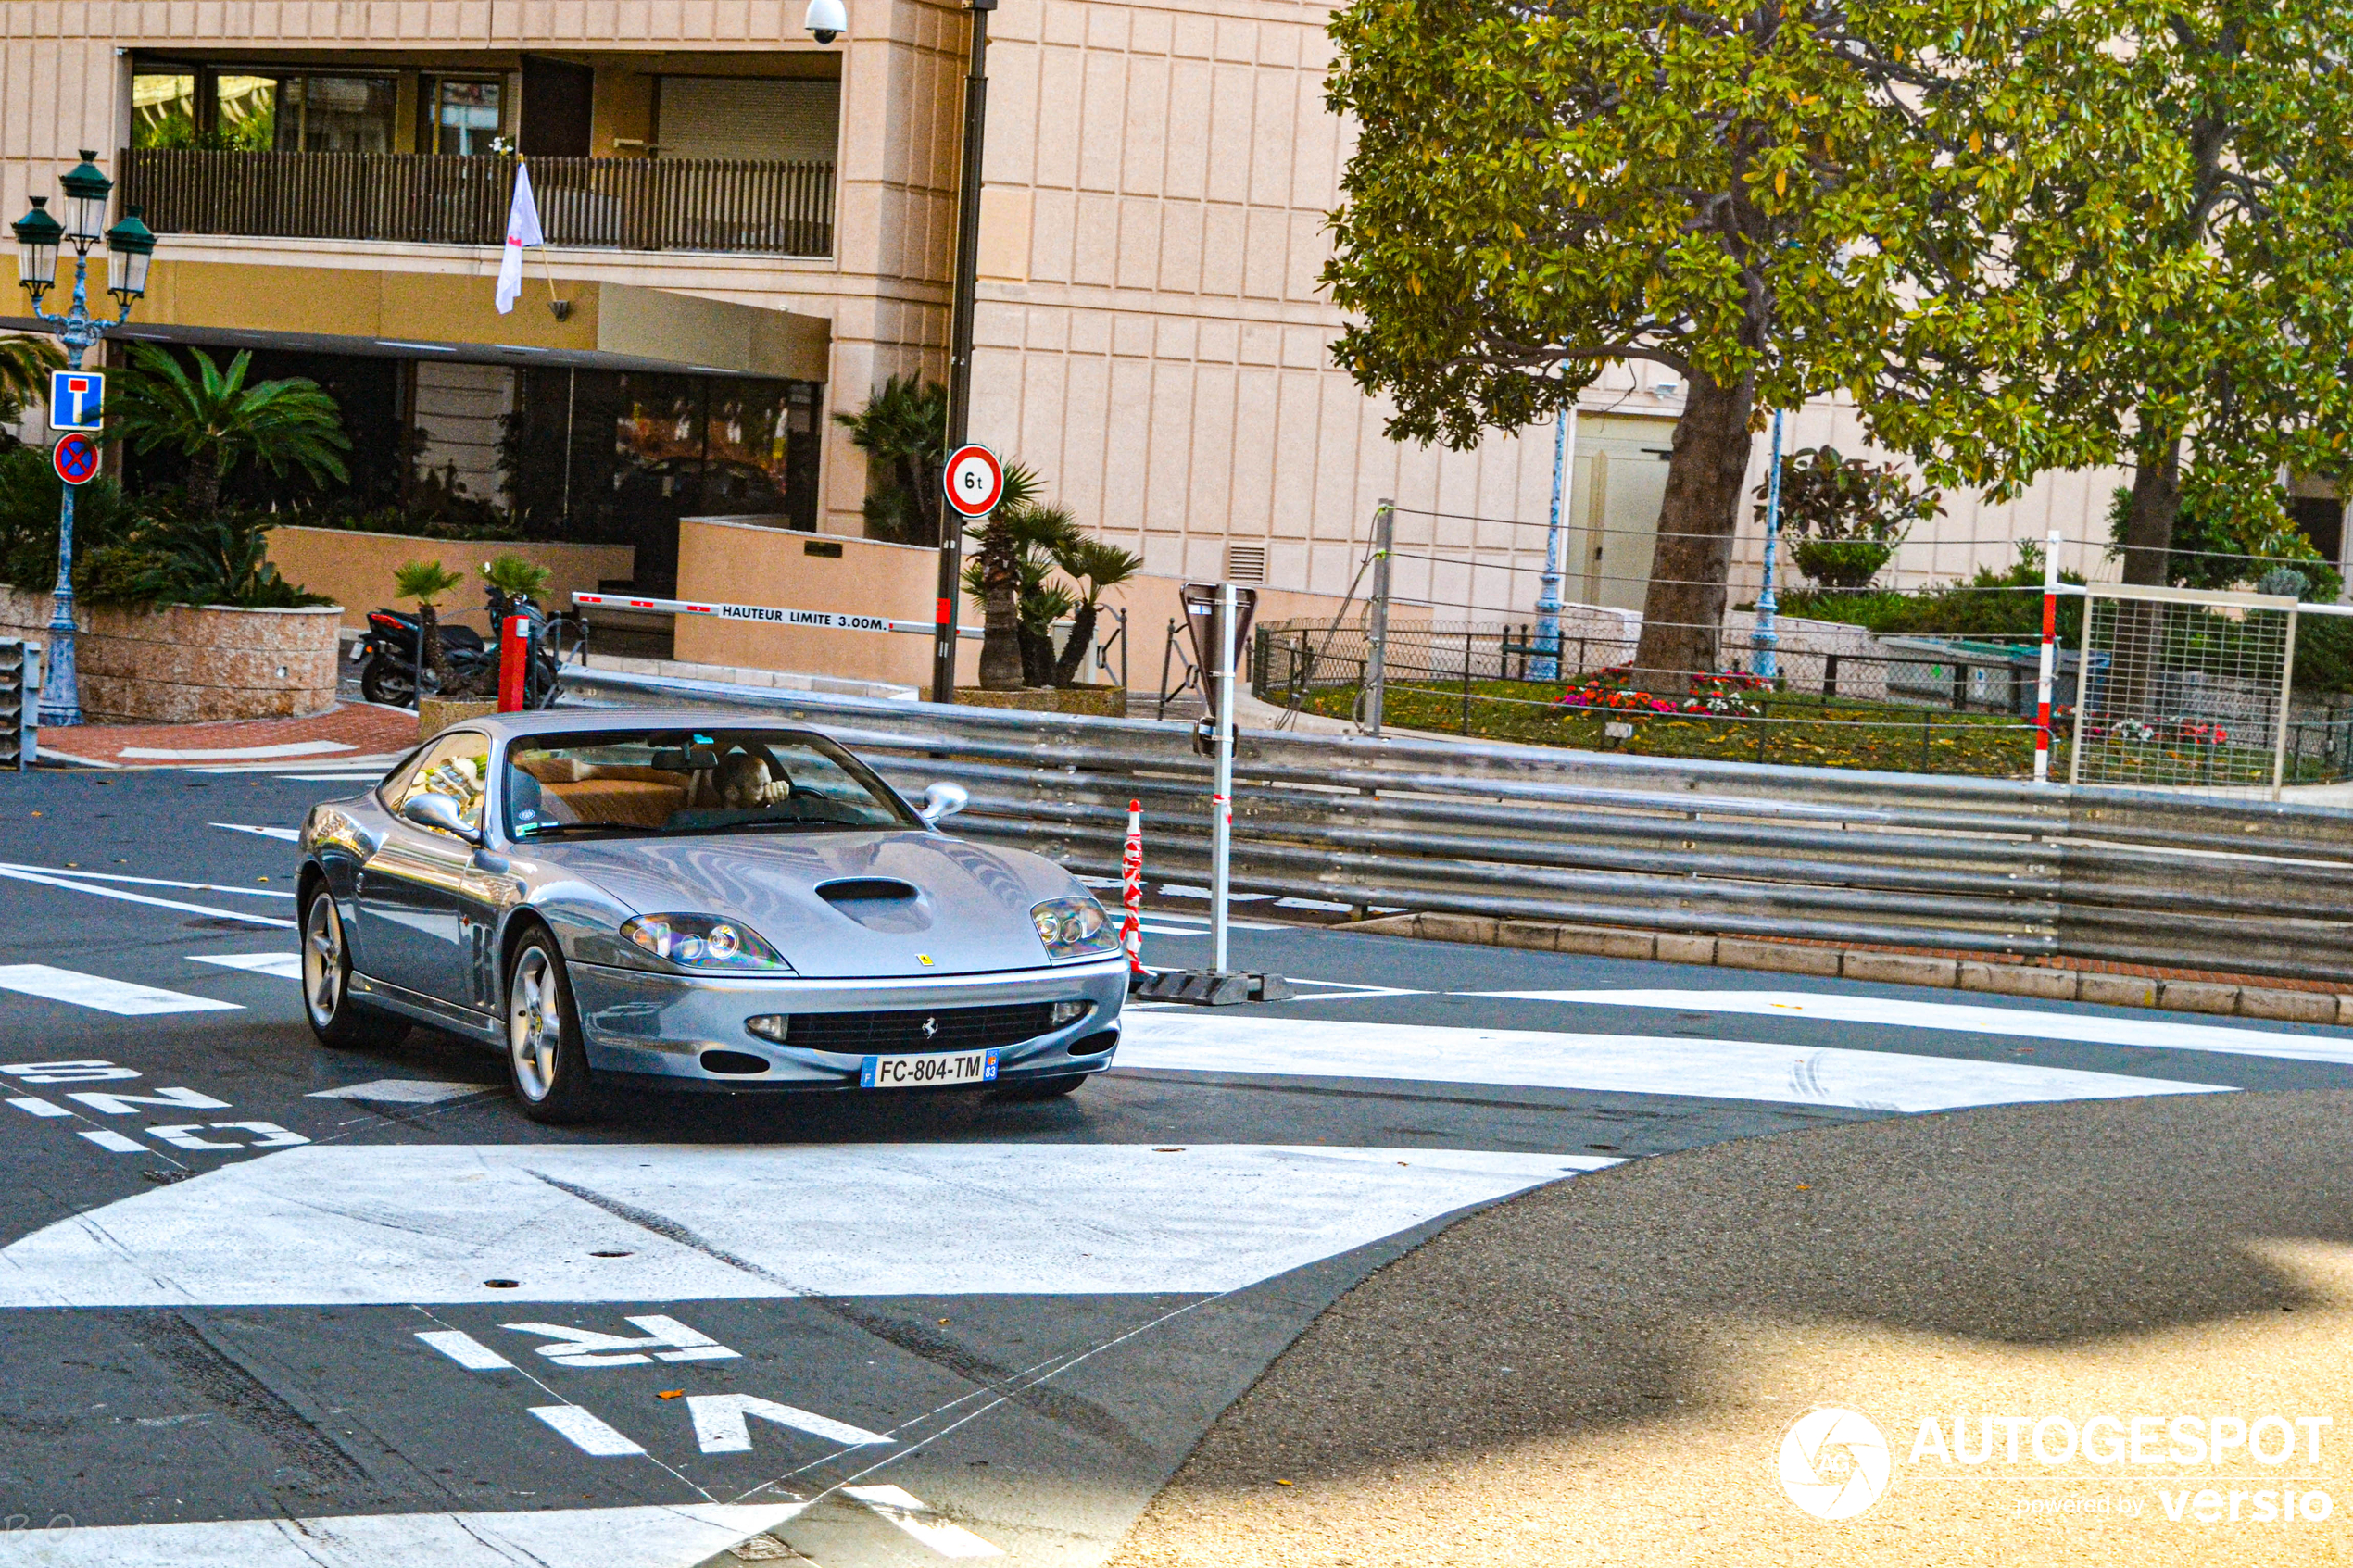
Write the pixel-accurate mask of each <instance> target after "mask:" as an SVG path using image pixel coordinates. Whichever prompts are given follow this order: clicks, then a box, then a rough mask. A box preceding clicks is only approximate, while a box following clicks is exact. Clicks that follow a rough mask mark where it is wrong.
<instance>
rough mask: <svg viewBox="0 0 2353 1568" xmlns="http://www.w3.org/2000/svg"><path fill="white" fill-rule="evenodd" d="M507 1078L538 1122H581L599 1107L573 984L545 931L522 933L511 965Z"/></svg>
mask: <svg viewBox="0 0 2353 1568" xmlns="http://www.w3.org/2000/svg"><path fill="white" fill-rule="evenodd" d="M507 1081H508V1082H509V1083H510V1084H512V1085H514V1090H515V1102H516V1103H517V1104H518V1105H520V1106H522V1113H523V1114H524V1115H525V1116H528V1117H530V1118H531V1119H532V1120H533V1121H534V1122H546V1123H566V1122H578V1121H580V1120H582V1119H583V1118H585V1117H586V1116H587V1115H588V1114H589V1113H590V1112H591V1111H592V1110H594V1109H595V1088H594V1085H591V1084H590V1083H589V1081H588V1053H587V1051H586V1049H585V1047H583V1046H582V1045H581V1043H580V1018H579V1013H578V1010H576V1009H575V1008H574V1007H573V1000H572V982H571V980H570V979H569V978H568V977H567V976H566V975H565V973H564V960H563V958H562V956H561V955H560V954H559V953H558V952H557V951H556V944H555V939H554V938H553V937H551V936H549V935H547V933H546V932H544V931H538V932H534V933H533V934H531V935H528V936H526V937H524V938H523V939H522V943H521V944H520V945H518V946H517V947H516V948H515V956H514V960H513V962H511V963H510V964H509V965H508V968H507Z"/></svg>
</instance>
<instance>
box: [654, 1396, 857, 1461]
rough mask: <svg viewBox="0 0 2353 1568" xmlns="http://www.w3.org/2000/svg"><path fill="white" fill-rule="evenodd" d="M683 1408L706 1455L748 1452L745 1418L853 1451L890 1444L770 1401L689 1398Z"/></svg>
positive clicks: (834, 1422) (836, 1422)
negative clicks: (872, 1444) (804, 1434)
mask: <svg viewBox="0 0 2353 1568" xmlns="http://www.w3.org/2000/svg"><path fill="white" fill-rule="evenodd" d="M686 1408H687V1410H688V1411H691V1412H693V1415H694V1418H695V1441H696V1442H697V1443H698V1444H699V1445H700V1446H701V1448H702V1451H703V1452H705V1453H707V1454H748V1453H749V1452H751V1429H750V1427H749V1425H748V1424H746V1422H745V1419H744V1418H745V1417H747V1416H758V1417H759V1418H760V1419H761V1420H762V1421H768V1422H774V1424H777V1425H778V1426H789V1427H792V1428H794V1429H795V1430H796V1431H800V1432H806V1433H808V1434H809V1435H810V1436H812V1437H823V1438H824V1440H825V1441H827V1442H828V1443H845V1444H848V1445H849V1446H851V1447H853V1448H856V1447H860V1446H862V1445H864V1444H868V1443H887V1442H889V1441H890V1439H889V1438H887V1437H886V1436H883V1435H882V1434H881V1433H879V1432H869V1431H867V1430H866V1429H865V1428H864V1427H862V1426H852V1425H850V1424H849V1423H848V1422H846V1421H835V1420H832V1419H830V1418H829V1417H826V1416H822V1415H812V1414H811V1413H810V1412H809V1411H804V1410H797V1409H795V1408H794V1407H793V1406H791V1405H780V1404H778V1403H776V1402H775V1401H774V1400H773V1399H754V1398H753V1397H752V1396H751V1395H749V1394H689V1395H687V1396H686Z"/></svg>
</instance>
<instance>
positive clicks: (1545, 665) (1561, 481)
mask: <svg viewBox="0 0 2353 1568" xmlns="http://www.w3.org/2000/svg"><path fill="white" fill-rule="evenodd" d="M1576 465H1577V405H1576V404H1575V403H1574V402H1571V403H1570V404H1569V406H1568V407H1567V408H1564V409H1562V410H1561V411H1560V412H1559V413H1558V414H1556V415H1554V417H1553V510H1552V516H1551V520H1550V521H1547V522H1546V523H1545V525H1544V575H1543V576H1542V577H1541V578H1540V579H1538V580H1537V582H1538V585H1537V589H1536V662H1535V664H1534V666H1533V667H1531V668H1530V669H1529V671H1528V672H1529V676H1530V677H1532V678H1533V679H1535V680H1539V681H1557V680H1559V679H1560V673H1561V516H1562V514H1563V512H1564V511H1566V510H1567V504H1568V502H1569V500H1570V499H1571V498H1572V495H1571V493H1572V492H1573V491H1574V490H1575V489H1576V483H1577V481H1576V473H1575V470H1576Z"/></svg>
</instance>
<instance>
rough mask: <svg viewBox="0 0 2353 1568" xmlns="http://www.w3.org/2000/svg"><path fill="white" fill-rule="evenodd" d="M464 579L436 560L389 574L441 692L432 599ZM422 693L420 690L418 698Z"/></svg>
mask: <svg viewBox="0 0 2353 1568" xmlns="http://www.w3.org/2000/svg"><path fill="white" fill-rule="evenodd" d="M241 358H242V357H241ZM464 582H465V579H464V578H462V577H460V576H459V575H458V574H457V573H456V572H454V571H450V570H449V569H448V568H447V567H445V566H443V565H442V564H441V563H440V562H439V561H437V560H412V561H405V562H403V563H402V564H401V565H400V567H399V568H398V569H397V570H396V571H394V572H393V574H392V596H393V597H395V598H396V599H414V600H416V601H417V636H418V639H419V646H420V648H421V649H422V655H421V657H420V659H419V662H420V663H421V664H422V665H423V666H424V668H425V669H427V670H430V671H433V675H434V680H435V681H436V682H437V683H438V688H437V689H439V690H442V691H447V690H448V688H449V671H448V667H447V665H445V664H444V663H443V662H442V659H441V619H440V615H439V612H438V611H437V610H436V609H435V608H434V601H435V600H437V599H439V598H441V597H442V596H444V595H446V594H447V593H448V592H449V591H450V590H451V589H453V588H456V587H458V586H459V585H460V584H461V583H464ZM423 695H424V694H423V692H422V689H421V690H420V691H419V693H418V696H419V698H420V700H422V697H423Z"/></svg>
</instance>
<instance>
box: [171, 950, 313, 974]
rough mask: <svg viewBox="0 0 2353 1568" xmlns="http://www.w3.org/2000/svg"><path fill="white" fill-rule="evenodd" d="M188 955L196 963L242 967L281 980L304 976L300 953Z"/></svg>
mask: <svg viewBox="0 0 2353 1568" xmlns="http://www.w3.org/2000/svg"><path fill="white" fill-rule="evenodd" d="M188 957H189V959H190V960H192V961H194V962H195V963H212V964H219V965H220V967H221V968H223V969H242V970H244V971H245V972H246V973H247V974H271V975H275V976H277V977H278V978H279V979H281V980H299V979H301V978H302V955H301V954H300V953H190V954H189V955H188Z"/></svg>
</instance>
